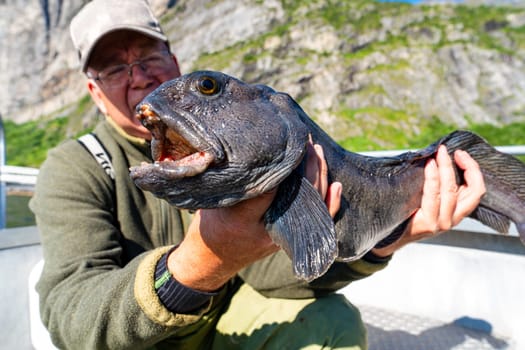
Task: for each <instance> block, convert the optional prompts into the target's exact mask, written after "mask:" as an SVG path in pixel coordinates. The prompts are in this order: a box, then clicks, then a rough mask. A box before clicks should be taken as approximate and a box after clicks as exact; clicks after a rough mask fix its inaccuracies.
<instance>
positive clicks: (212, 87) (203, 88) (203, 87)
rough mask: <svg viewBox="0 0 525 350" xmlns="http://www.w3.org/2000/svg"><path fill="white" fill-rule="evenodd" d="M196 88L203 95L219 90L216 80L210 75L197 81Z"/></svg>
mask: <svg viewBox="0 0 525 350" xmlns="http://www.w3.org/2000/svg"><path fill="white" fill-rule="evenodd" d="M197 88H198V89H199V91H200V92H202V93H203V94H205V95H213V94H215V93H217V92H218V91H219V85H218V84H217V81H216V80H215V79H213V78H210V77H203V78H201V79H200V80H199V82H198V83H197Z"/></svg>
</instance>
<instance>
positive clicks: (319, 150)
mask: <svg viewBox="0 0 525 350" xmlns="http://www.w3.org/2000/svg"><path fill="white" fill-rule="evenodd" d="M306 152H307V153H306V157H307V160H306V178H307V179H308V181H310V182H311V183H312V185H314V187H315V188H317V191H318V192H319V194H320V195H321V198H325V197H326V192H327V189H328V166H327V164H326V160H325V159H324V151H323V147H322V146H321V145H317V144H316V145H314V144H313V143H312V139H311V138H310V141H309V142H308V145H307V150H306Z"/></svg>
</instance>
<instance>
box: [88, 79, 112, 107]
mask: <svg viewBox="0 0 525 350" xmlns="http://www.w3.org/2000/svg"><path fill="white" fill-rule="evenodd" d="M87 88H88V91H89V94H90V95H91V98H92V99H93V101H94V102H95V104H96V105H97V107H98V109H99V110H100V112H102V114H104V115H106V114H107V111H108V110H107V108H106V104H105V103H104V92H102V90H100V88H99V87H98V85H97V84H96V83H95V82H94V81H93V79H88V81H87Z"/></svg>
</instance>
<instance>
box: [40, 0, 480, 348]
mask: <svg viewBox="0 0 525 350" xmlns="http://www.w3.org/2000/svg"><path fill="white" fill-rule="evenodd" d="M71 35H72V39H73V42H74V44H75V47H76V48H77V50H78V54H79V57H80V62H81V68H82V71H83V72H84V73H85V74H86V76H87V88H88V91H89V93H90V95H91V97H92V98H93V100H94V102H95V103H96V105H97V106H98V108H99V109H100V111H101V112H102V113H103V114H104V115H106V120H104V121H102V122H101V123H99V125H98V126H97V127H96V129H95V134H96V135H97V138H98V139H99V140H100V142H101V144H102V145H103V147H104V149H105V150H106V152H107V153H108V154H109V156H110V157H111V162H112V165H113V167H114V172H115V176H114V179H112V178H111V177H110V176H108V175H107V174H106V173H105V172H104V169H102V167H101V166H99V165H98V164H97V161H96V160H95V158H94V157H93V156H92V155H91V154H90V153H89V152H88V151H86V149H84V148H83V146H82V145H81V144H80V143H79V142H77V141H76V140H69V141H66V142H64V143H63V144H61V145H60V146H58V147H57V148H55V149H54V150H52V151H50V152H49V155H48V159H47V160H46V162H45V163H44V164H43V165H42V167H41V169H40V174H39V179H38V183H37V187H36V192H35V196H34V198H33V199H32V201H31V208H32V210H33V211H34V213H35V215H36V218H37V223H38V226H39V229H40V232H41V237H42V246H43V252H44V259H45V266H44V270H43V274H42V277H41V279H40V281H39V283H38V286H37V289H38V292H39V295H40V301H41V314H42V319H43V321H44V323H45V324H46V326H47V328H48V329H49V331H50V334H51V337H52V339H53V341H54V343H55V344H56V345H57V346H58V347H60V348H66V349H106V348H108V349H119V348H122V349H131V348H133V349H134V348H137V349H142V348H157V349H163V348H170V349H179V348H180V349H200V348H214V349H236V348H239V349H258V348H267V349H284V348H290V349H299V348H305V347H307V346H308V347H309V348H321V347H323V348H348V349H363V348H366V332H365V329H364V326H363V323H362V321H361V318H360V316H359V312H358V311H357V309H356V308H355V307H353V306H352V305H351V304H349V303H348V302H347V301H346V300H345V299H344V297H342V296H341V295H337V294H334V293H332V292H333V291H335V290H337V289H339V288H340V287H342V286H344V285H346V284H348V283H349V282H351V281H353V280H356V279H359V278H362V277H366V276H368V275H370V274H372V273H374V272H375V271H377V270H380V269H382V268H383V267H385V266H386V264H387V262H388V260H389V258H390V256H391V255H392V253H393V252H394V251H395V250H397V249H398V248H399V247H401V246H403V245H404V244H406V243H408V242H410V241H414V240H418V239H421V238H422V237H425V236H428V235H432V234H435V233H437V232H439V231H442V230H446V229H449V228H450V227H451V226H452V225H454V224H456V223H458V222H459V221H460V220H461V219H462V218H463V217H464V216H465V215H467V214H468V213H469V212H470V211H472V210H473V209H474V208H475V207H476V206H477V204H478V203H479V199H480V197H481V196H482V195H483V193H484V184H483V179H482V176H481V174H480V172H479V169H478V167H477V164H476V163H475V162H474V161H473V160H472V159H471V158H470V157H469V156H468V155H467V154H466V153H464V152H458V153H457V154H456V162H457V163H458V165H459V166H460V167H461V168H463V169H464V170H465V177H466V179H467V183H466V184H465V185H462V186H461V187H457V186H456V184H455V180H454V174H453V171H452V166H451V161H450V159H449V157H448V155H447V154H446V150H445V149H441V150H440V151H439V153H438V156H437V159H436V161H430V162H429V164H428V165H427V166H426V169H425V193H424V196H423V203H422V208H421V209H420V210H419V211H418V212H417V213H416V214H415V215H414V217H413V219H412V220H411V222H410V223H409V225H408V226H407V227H406V228H405V229H404V233H403V235H402V236H401V238H399V239H397V240H396V241H395V242H393V243H392V244H390V245H388V246H386V247H382V248H376V249H373V250H372V252H370V253H368V254H367V255H366V256H365V257H363V258H362V259H361V260H358V261H356V262H352V263H345V264H343V263H336V264H334V266H333V267H332V268H331V269H330V271H329V272H328V273H327V274H326V275H325V276H322V277H321V278H320V279H319V280H317V281H314V282H312V284H310V285H308V284H305V283H301V282H300V281H297V280H295V279H294V278H293V275H292V273H291V267H290V266H291V264H290V261H289V259H288V258H287V257H286V256H285V255H284V254H283V253H282V252H281V251H280V250H279V248H278V247H277V246H276V245H275V244H274V243H273V242H272V241H271V240H270V238H269V236H268V234H267V232H266V231H265V228H264V224H263V222H262V217H263V214H264V212H265V211H266V209H267V208H268V207H269V205H270V203H271V201H272V199H273V196H274V195H275V193H274V192H272V193H268V194H265V195H262V196H260V197H259V198H254V199H251V200H248V201H245V202H242V203H240V204H237V205H235V206H233V207H229V208H221V209H214V210H200V211H197V212H196V213H195V215H194V217H193V218H192V220H191V223H190V224H189V225H188V226H187V227H185V225H184V224H183V216H182V215H181V213H180V212H179V211H177V210H176V209H174V208H172V207H170V206H169V205H168V204H167V203H166V202H164V201H162V200H160V199H157V198H155V197H154V196H153V195H151V194H150V193H146V192H142V191H140V190H139V189H138V188H137V187H135V186H134V184H133V183H132V182H131V180H130V178H129V175H128V168H129V167H130V166H133V165H137V164H140V162H142V161H151V155H150V151H149V146H148V142H147V141H148V140H150V139H151V135H150V133H149V132H148V131H147V129H145V128H144V127H143V126H142V125H141V124H140V122H139V121H138V120H137V119H136V118H135V116H134V115H135V106H136V105H137V104H138V103H139V102H140V101H141V100H142V98H144V97H145V96H146V95H147V94H148V93H150V92H151V91H153V90H154V89H155V88H156V87H158V86H159V85H160V84H161V83H162V82H164V81H166V80H168V79H172V78H175V77H177V76H179V75H180V71H179V66H178V63H177V60H176V58H175V56H174V55H173V54H172V53H171V51H170V47H169V44H168V41H167V38H166V36H165V35H164V34H163V32H162V31H161V29H160V27H159V25H158V22H157V20H156V19H155V18H154V17H153V15H152V13H151V11H150V9H149V8H148V5H147V3H146V2H145V1H142V0H135V1H130V0H126V1H118V0H94V1H92V2H89V3H88V4H87V5H86V6H85V7H84V8H83V9H82V10H81V11H80V12H79V13H78V14H77V16H76V17H75V18H74V19H73V21H72V23H71ZM308 157H309V159H308V171H307V175H308V178H309V179H310V180H311V181H312V183H313V184H314V185H315V186H316V188H317V189H318V190H319V192H320V193H321V195H322V196H323V198H325V201H326V203H327V206H328V209H329V211H330V213H331V214H332V216H333V215H335V213H336V212H337V210H338V208H339V201H340V193H341V184H339V183H334V184H330V185H329V184H328V183H327V176H326V163H325V162H324V157H323V154H322V149H320V148H319V147H318V146H311V147H310V150H309V153H308Z"/></svg>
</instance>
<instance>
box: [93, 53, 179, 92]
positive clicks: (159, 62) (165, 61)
mask: <svg viewBox="0 0 525 350" xmlns="http://www.w3.org/2000/svg"><path fill="white" fill-rule="evenodd" d="M171 57H172V56H171V53H170V52H169V51H167V50H163V51H158V52H153V53H152V54H149V55H147V56H145V57H142V58H141V59H139V60H136V61H135V62H131V63H129V64H128V63H122V64H116V65H113V66H109V67H106V68H104V69H102V70H101V71H99V72H98V73H97V75H96V76H93V75H92V74H91V72H87V76H88V77H89V78H91V79H95V80H98V81H100V82H101V83H102V84H103V85H104V86H107V87H108V88H110V89H112V88H119V87H122V86H124V85H126V84H127V83H129V81H130V79H131V77H132V76H133V66H139V67H140V69H142V71H143V72H144V73H147V74H150V75H155V74H160V73H164V72H165V71H166V70H167V69H168V65H169V64H170V63H173V62H172V61H171Z"/></svg>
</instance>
